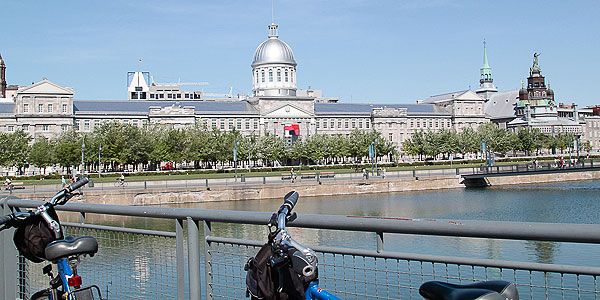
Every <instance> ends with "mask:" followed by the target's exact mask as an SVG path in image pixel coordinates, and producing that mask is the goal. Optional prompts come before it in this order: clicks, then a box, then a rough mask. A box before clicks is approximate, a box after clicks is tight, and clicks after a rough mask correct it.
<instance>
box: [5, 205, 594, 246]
mask: <svg viewBox="0 0 600 300" xmlns="http://www.w3.org/2000/svg"><path fill="white" fill-rule="evenodd" d="M41 203H42V202H41V201H29V200H14V199H11V200H8V205H9V206H16V207H36V206H38V205H40V204H41ZM56 209H57V210H64V211H75V212H86V213H100V214H109V215H124V216H136V217H153V218H168V219H184V218H187V217H190V218H192V219H195V220H202V221H210V222H224V223H239V224H255V225H265V224H267V223H268V221H269V219H270V217H271V214H272V213H270V212H248V211H229V210H211V209H189V208H171V207H147V206H127V205H105V204H86V203H69V204H66V205H64V206H57V207H56ZM288 225H289V226H290V227H303V228H318V229H333V230H349V231H365V232H384V233H402V234H419V235H435V236H456V237H474V238H494V239H510V240H534V241H554V242H573V243H593V244H600V225H592V224H558V223H532V222H500V221H465V220H437V219H410V218H395V217H368V216H340V215H314V214H302V215H298V218H297V219H296V220H294V221H293V222H290V223H289V224H288Z"/></svg>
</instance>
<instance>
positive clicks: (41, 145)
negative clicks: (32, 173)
mask: <svg viewBox="0 0 600 300" xmlns="http://www.w3.org/2000/svg"><path fill="white" fill-rule="evenodd" d="M53 153H54V145H52V143H50V141H49V140H48V139H47V138H45V137H38V138H37V139H35V142H34V143H33V144H32V145H31V151H30V152H29V158H28V161H29V162H30V163H32V164H33V165H35V166H37V167H38V168H40V173H41V172H44V173H45V171H46V167H49V166H51V165H52V163H53V162H54V157H53V155H52V154H53Z"/></svg>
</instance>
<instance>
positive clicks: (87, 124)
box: [83, 120, 90, 131]
mask: <svg viewBox="0 0 600 300" xmlns="http://www.w3.org/2000/svg"><path fill="white" fill-rule="evenodd" d="M83 130H85V131H89V130H90V120H85V121H83Z"/></svg>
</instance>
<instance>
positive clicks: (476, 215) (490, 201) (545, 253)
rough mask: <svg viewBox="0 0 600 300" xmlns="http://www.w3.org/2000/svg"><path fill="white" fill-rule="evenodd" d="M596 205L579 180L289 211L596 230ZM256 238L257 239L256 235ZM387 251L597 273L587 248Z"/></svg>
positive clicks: (593, 190) (595, 186)
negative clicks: (581, 226)
mask: <svg viewBox="0 0 600 300" xmlns="http://www.w3.org/2000/svg"><path fill="white" fill-rule="evenodd" d="M599 200H600V181H579V182H565V183H552V184H535V185H512V186H498V187H487V188H481V189H452V190H439V191H423V192H402V193H389V194H370V195H355V196H332V197H302V195H301V197H300V200H299V201H298V204H297V205H296V207H295V208H294V210H295V211H296V212H298V213H299V214H301V213H310V214H325V215H356V216H385V217H402V218H433V219H454V220H488V221H515V222H545V223H579V224H600V201H599ZM281 202H282V200H280V199H276V200H260V201H258V200H256V201H237V202H213V203H203V204H196V205H186V207H194V208H208V209H227V210H243V211H267V212H270V211H274V210H276V209H277V208H278V207H279V205H280V204H281ZM217 228H219V227H217ZM217 231H221V232H220V234H224V235H230V236H237V237H240V232H247V230H240V229H239V228H236V226H225V227H221V228H219V229H218V230H217ZM299 234H302V232H299ZM247 235H248V234H246V236H243V237H245V238H247V237H250V238H254V236H253V235H252V234H250V236H247ZM302 237H304V238H306V242H307V244H310V243H317V244H320V245H328V246H340V245H345V246H351V247H359V248H367V249H371V250H374V249H376V248H375V247H376V239H375V235H374V234H371V233H348V234H347V233H340V232H337V231H329V232H326V231H320V232H319V234H318V239H316V240H315V239H311V238H310V234H304V235H302ZM255 238H257V239H260V235H259V236H256V237H255ZM298 238H299V239H300V240H301V238H300V237H298ZM385 249H386V250H391V251H402V252H412V253H423V254H437V255H457V256H472V257H478V258H495V259H506V260H517V261H532V262H543V263H558V264H573V265H583V266H599V267H600V259H599V258H600V251H599V250H600V247H598V246H596V245H587V244H573V243H552V242H520V241H500V240H488V239H472V238H448V237H422V236H411V235H399V234H394V235H386V237H385Z"/></svg>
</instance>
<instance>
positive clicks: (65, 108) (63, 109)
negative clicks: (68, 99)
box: [62, 104, 67, 114]
mask: <svg viewBox="0 0 600 300" xmlns="http://www.w3.org/2000/svg"><path fill="white" fill-rule="evenodd" d="M62 112H63V113H65V114H66V113H67V105H66V104H63V105H62Z"/></svg>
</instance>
